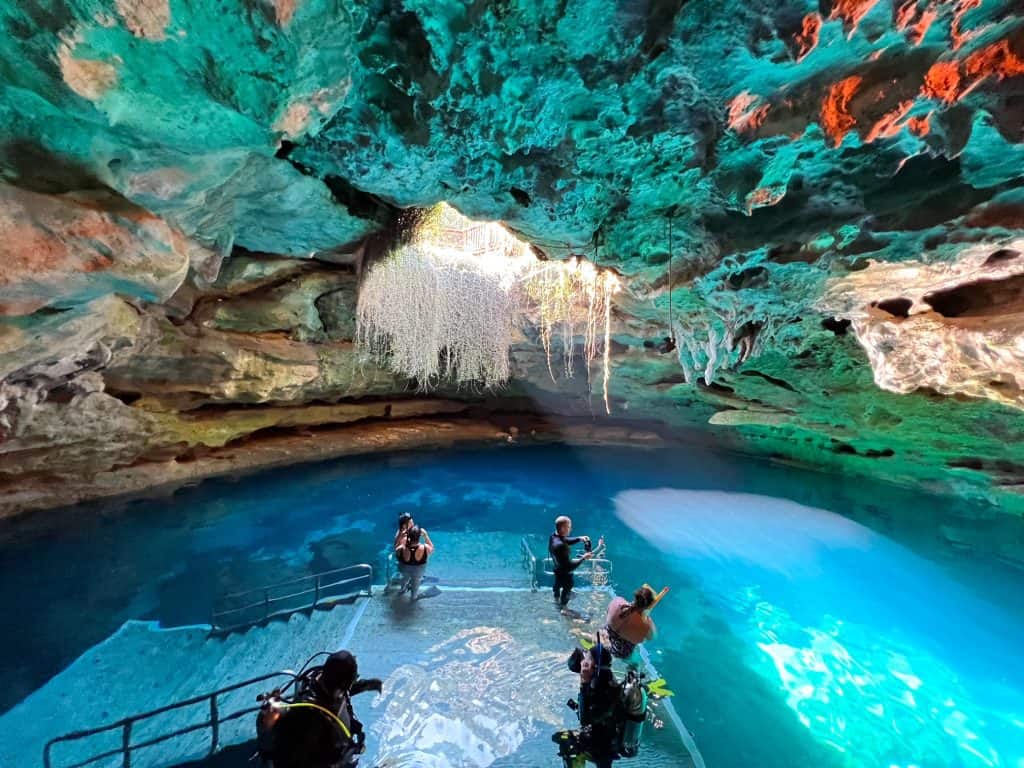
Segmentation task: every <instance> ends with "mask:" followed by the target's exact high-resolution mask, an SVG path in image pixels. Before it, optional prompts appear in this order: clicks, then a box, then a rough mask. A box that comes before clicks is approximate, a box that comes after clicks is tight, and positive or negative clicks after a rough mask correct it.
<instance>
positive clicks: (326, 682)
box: [320, 651, 359, 694]
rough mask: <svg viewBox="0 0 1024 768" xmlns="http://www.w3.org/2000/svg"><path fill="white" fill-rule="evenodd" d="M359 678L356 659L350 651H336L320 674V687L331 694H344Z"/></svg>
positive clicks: (328, 658)
mask: <svg viewBox="0 0 1024 768" xmlns="http://www.w3.org/2000/svg"><path fill="white" fill-rule="evenodd" d="M358 677H359V665H358V664H356V657H355V656H353V655H352V654H351V653H349V652H348V651H336V652H335V653H332V654H331V655H330V656H328V657H327V662H326V663H325V664H324V669H323V671H322V672H321V673H320V685H321V686H323V688H324V689H325V690H326V691H328V692H330V693H331V694H336V693H344V692H345V691H347V690H348V689H349V688H351V687H352V683H354V682H355V681H356V678H358Z"/></svg>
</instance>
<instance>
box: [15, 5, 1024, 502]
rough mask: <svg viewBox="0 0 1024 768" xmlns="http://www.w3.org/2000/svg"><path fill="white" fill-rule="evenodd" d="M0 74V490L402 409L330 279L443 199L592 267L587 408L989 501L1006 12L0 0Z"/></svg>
mask: <svg viewBox="0 0 1024 768" xmlns="http://www.w3.org/2000/svg"><path fill="white" fill-rule="evenodd" d="M0 74H2V77H0V126H2V128H0V227H2V231H3V241H2V245H0V249H2V258H0V379H2V384H0V430H2V434H3V440H2V441H0V458H2V461H0V465H2V471H0V475H2V476H3V477H6V478H7V479H6V481H5V482H9V483H15V482H17V481H18V480H19V479H22V480H23V479H24V478H29V477H30V478H37V479H38V480H39V482H40V483H42V482H43V481H45V480H46V478H48V477H51V476H54V475H59V476H61V477H65V478H77V479H79V480H81V482H82V483H85V484H88V483H89V482H95V478H97V477H101V476H103V473H108V474H109V473H110V472H111V471H113V470H115V469H116V468H118V467H124V466H134V465H137V464H139V463H140V462H161V461H167V460H169V459H175V458H177V459H180V458H181V457H182V456H184V455H186V454H188V455H195V452H196V451H197V450H199V449H202V450H213V449H216V448H219V447H221V446H223V445H225V444H229V443H231V441H237V440H242V439H245V438H246V437H248V436H251V435H254V434H256V433H258V432H259V431H260V430H265V429H268V428H282V427H294V426H296V425H299V426H309V425H316V424H319V423H321V422H322V421H323V420H327V421H330V422H331V423H334V422H338V421H342V422H344V421H347V420H349V417H350V416H352V414H351V413H348V412H346V414H347V415H346V414H340V412H339V411H338V409H337V407H335V409H334V410H331V407H333V406H332V405H330V404H334V406H337V405H338V404H339V403H344V402H350V401H358V400H360V399H363V398H368V397H372V398H385V397H389V396H396V397H397V396H400V395H402V394H403V393H406V394H407V393H408V391H409V382H407V381H402V380H401V377H397V376H395V375H394V374H392V373H390V372H388V371H386V370H380V369H374V370H372V371H369V372H368V371H367V370H366V366H365V365H363V364H361V363H359V362H358V361H357V360H356V353H355V352H354V351H353V349H352V344H351V339H352V330H353V329H352V319H353V313H352V308H353V306H354V303H355V296H356V294H357V291H358V284H357V281H358V274H357V273H358V269H359V268H360V266H361V265H363V264H364V263H365V262H366V260H367V259H370V258H373V256H374V254H375V253H379V252H380V251H381V249H382V248H384V249H386V247H387V242H388V238H389V237H390V236H391V235H392V233H393V232H394V231H395V228H396V222H397V221H398V219H399V218H400V213H401V212H402V211H403V210H405V209H408V208H410V207H425V206H430V205H433V204H435V203H437V202H440V201H446V202H448V203H450V204H451V205H453V206H455V207H456V208H457V209H458V210H460V211H461V212H462V213H464V214H465V215H467V216H470V217H473V218H476V219H484V220H494V221H502V222H504V223H505V224H506V226H508V227H509V228H510V229H511V230H513V231H514V232H516V233H517V234H518V235H519V236H521V237H522V238H524V239H525V240H527V241H529V242H530V243H532V244H533V245H534V247H535V249H536V251H537V253H538V254H540V255H541V256H542V257H544V258H565V257H567V256H570V255H573V254H580V255H583V256H585V257H586V258H588V259H591V260H593V261H595V262H597V263H598V264H600V265H603V266H606V267H610V268H612V269H614V270H615V271H616V272H617V273H618V274H619V275H620V277H621V279H622V282H623V284H624V286H625V290H624V291H623V292H622V294H621V295H620V297H619V300H618V303H617V306H616V310H615V317H614V328H613V332H614V333H613V335H614V350H613V367H614V370H615V376H614V379H613V383H612V392H611V394H612V399H613V402H614V403H615V407H614V408H613V411H614V413H613V418H619V419H621V418H630V419H637V420H646V421H652V422H657V423H660V424H663V425H666V426H667V427H669V428H674V429H678V430H680V432H682V431H686V432H687V433H688V434H697V435H700V436H704V437H706V438H707V439H709V440H714V441H717V442H718V443H720V444H721V445H723V446H725V447H728V448H731V449H735V450H740V451H744V452H748V453H754V454H758V455H764V456H770V457H772V458H774V459H777V460H781V461H792V462H795V463H799V464H802V465H809V466H815V467H820V468H823V469H826V470H831V471H836V472H843V473H851V474H868V475H874V476H881V477H883V478H885V479H890V480H894V481H896V482H902V483H910V484H915V485H918V486H923V487H926V488H930V489H934V490H939V491H943V492H948V491H953V492H956V493H962V494H964V495H965V496H977V497H981V498H985V499H988V500H991V501H994V502H996V503H998V504H1005V505H1006V506H1007V507H1008V508H1012V509H1016V510H1019V509H1022V508H1024V505H1022V503H1021V502H1020V501H1018V499H1019V498H1020V497H1019V496H1018V495H1017V492H1018V490H1019V489H1020V488H1022V487H1024V447H1021V440H1020V437H1021V436H1022V433H1024V431H1022V429H1021V426H1022V423H1024V422H1022V416H1024V414H1022V412H1021V409H1022V408H1024V395H1022V394H1021V391H1022V390H1021V387H1022V386H1024V341H1022V338H1024V337H1022V335H1021V332H1022V331H1024V304H1022V288H1024V4H1022V3H1021V2H1020V0H744V1H743V2H738V1H734V0H717V1H715V2H711V1H710V0H705V1H699V0H615V1H611V0H530V1H526V0H523V1H520V2H515V1H513V0H493V1H491V2H486V1H484V0H474V1H472V2H467V1H466V0H404V1H401V0H191V2H185V1H184V0H18V2H7V3H4V4H3V5H2V6H0ZM669 340H671V341H669ZM513 363H514V368H515V369H516V371H517V372H518V376H517V380H516V381H514V382H513V385H512V387H511V389H510V392H509V393H508V395H509V396H510V397H515V398H526V399H532V400H533V401H534V402H536V403H538V404H540V407H541V408H551V409H555V410H557V409H560V408H561V409H563V410H566V411H573V410H574V409H575V408H577V405H576V404H575V403H576V401H581V400H586V399H587V397H586V394H587V393H586V392H585V391H582V390H581V386H580V383H579V382H578V381H575V382H569V383H566V382H553V381H551V380H549V379H546V377H547V373H546V366H545V365H544V364H543V361H542V360H540V359H539V356H538V352H537V349H536V345H535V344H534V345H531V344H530V343H529V340H528V339H527V340H524V342H523V344H522V345H520V348H517V350H516V351H515V353H514V360H513ZM584 389H585V388H584ZM441 394H442V395H444V394H445V393H441ZM448 394H451V398H449V399H448V400H445V399H444V398H441V399H439V400H437V401H436V402H437V403H444V402H450V401H451V400H452V399H456V400H457V399H459V398H460V397H462V396H463V395H464V393H454V394H452V393H448ZM325 404H326V405H325ZM437 407H438V408H442V407H443V408H448V407H449V406H442V405H437ZM316 408H320V409H321V410H311V409H316ZM325 408H326V409H327V410H323V409H325ZM213 409H216V410H213ZM303 409H305V410H303ZM428 410H429V409H428ZM585 410H586V411H587V413H589V412H590V411H589V404H588V406H587V409H585ZM425 412H426V411H425ZM389 413H390V411H389ZM257 415H259V418H257ZM353 418H354V417H353ZM189 452H191V453H189ZM0 479H3V478H0ZM105 482H108V484H109V485H112V486H116V480H108V481H105ZM83 487H84V486H83ZM88 495H89V494H88V493H85V492H83V493H82V494H79V496H81V497H86V496H88ZM8 496H10V494H8ZM79 496H74V495H72V496H69V497H68V498H67V499H64V500H68V499H70V500H74V499H75V498H79ZM11 498H13V497H11ZM10 503H11V504H13V505H14V506H18V505H19V504H21V502H20V501H18V500H17V499H15V500H14V501H12V502H10ZM32 503H35V502H26V505H28V506H31V505H32ZM39 503H43V502H39ZM37 505H38V504H37Z"/></svg>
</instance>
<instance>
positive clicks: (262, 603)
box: [210, 563, 373, 632]
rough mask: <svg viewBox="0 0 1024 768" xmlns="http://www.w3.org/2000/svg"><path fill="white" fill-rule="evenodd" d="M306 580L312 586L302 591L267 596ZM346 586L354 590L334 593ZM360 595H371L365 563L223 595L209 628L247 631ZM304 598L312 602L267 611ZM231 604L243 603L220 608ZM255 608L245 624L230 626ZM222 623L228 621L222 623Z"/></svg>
mask: <svg viewBox="0 0 1024 768" xmlns="http://www.w3.org/2000/svg"><path fill="white" fill-rule="evenodd" d="M310 580H312V585H311V586H309V587H308V588H306V589H298V590H296V591H290V592H288V593H287V594H284V595H272V594H271V593H272V592H274V591H276V590H281V589H285V588H286V587H295V586H297V585H301V584H303V583H305V584H309V582H310ZM350 585H355V588H354V589H342V590H340V591H338V588H339V587H342V588H346V587H349V586H350ZM332 590H333V591H332ZM363 594H365V595H366V596H370V595H372V594H373V566H371V565H370V564H369V563H358V564H356V565H348V566H345V567H344V568H335V569H334V570H331V571H323V572H321V573H314V574H310V575H308V576H299V577H297V578H294V579H289V580H287V581H282V582H278V583H277V584H271V585H270V586H266V587H257V588H256V589H248V590H245V591H244V592H236V593H234V594H230V595H224V596H223V597H221V598H220V599H219V600H218V601H217V606H215V607H214V610H213V614H212V616H211V617H210V624H211V625H212V626H213V631H214V632H230V631H231V630H234V629H239V628H241V627H249V626H252V625H254V624H259V623H261V622H263V621H266V620H268V619H270V618H273V617H275V616H285V615H288V614H292V613H295V612H297V611H303V610H309V609H312V608H316V606H318V605H320V603H322V602H323V601H325V600H327V599H332V600H334V599H339V598H344V597H357V596H359V595H363ZM307 595H311V596H312V599H311V600H310V601H309V602H303V603H301V604H300V605H293V606H291V607H289V608H283V609H279V610H276V611H275V610H271V609H272V607H273V606H274V605H276V604H280V603H283V602H285V601H294V600H296V599H299V598H302V597H305V596H307ZM257 596H258V597H259V598H260V599H256V600H253V598H254V597H257ZM233 601H245V603H244V604H243V605H240V606H237V607H230V608H229V607H222V606H224V604H226V603H230V602H233ZM255 608H262V609H263V612H262V614H261V615H260V616H258V617H256V618H253V619H249V620H245V621H236V622H234V623H230V621H231V619H232V617H234V616H238V615H244V613H245V612H246V611H252V610H253V609H255ZM225 619H227V620H228V621H225Z"/></svg>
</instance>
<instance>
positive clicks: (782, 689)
mask: <svg viewBox="0 0 1024 768" xmlns="http://www.w3.org/2000/svg"><path fill="white" fill-rule="evenodd" d="M826 510H828V511H826ZM403 511H412V512H414V513H415V515H416V517H417V520H418V521H420V522H421V523H423V524H424V525H426V526H428V527H429V528H431V529H432V530H438V531H446V532H459V531H472V532H488V531H493V532H514V533H539V534H545V533H546V532H547V531H548V530H549V528H550V524H551V520H552V518H553V517H554V516H555V515H556V514H561V513H567V514H570V515H572V516H573V518H574V520H575V521H576V527H577V531H579V532H587V533H591V534H592V535H598V534H604V535H605V536H606V537H607V538H608V541H609V555H610V556H611V557H612V559H613V560H614V563H615V577H616V586H617V587H618V589H619V591H620V592H631V591H632V589H633V588H635V586H637V585H639V584H640V583H642V582H644V581H650V582H652V583H656V585H661V584H667V585H669V586H671V588H672V591H671V592H670V594H669V597H668V598H666V600H665V601H664V602H663V604H662V605H660V606H659V607H658V609H657V612H656V614H655V618H656V620H657V622H658V625H659V630H660V632H659V636H658V639H657V641H656V642H654V643H653V644H651V650H652V651H653V652H654V654H655V660H656V663H657V664H658V666H659V667H660V668H661V670H662V672H663V673H665V674H666V676H667V677H668V678H669V680H670V682H671V685H672V687H673V689H675V690H676V691H677V694H678V695H677V699H676V706H677V708H678V709H679V711H680V714H681V715H682V716H683V719H684V720H685V721H686V722H687V724H688V725H689V727H690V729H691V730H692V731H693V732H694V733H695V735H696V737H697V740H698V744H699V746H700V748H701V750H702V752H703V753H704V757H705V760H706V761H707V763H708V765H709V766H729V767H732V766H735V767H736V768H740V766H743V767H744V768H745V767H746V766H751V765H759V766H779V767H780V768H781V767H782V766H857V767H858V768H859V767H860V766H864V768H870V767H872V766H882V767H883V768H889V766H900V768H909V767H910V766H915V765H916V766H919V767H920V768H924V767H925V766H928V767H930V766H942V767H943V768H946V767H950V768H952V767H954V766H1010V768H1022V767H1024V665H1022V663H1021V660H1020V659H1019V656H1018V652H1017V644H1018V642H1019V638H1020V637H1022V636H1024V589H1021V587H1022V585H1024V572H1022V570H1020V568H1019V567H1016V566H1015V565H1014V562H1015V561H1022V560H1024V522H1022V521H1021V520H1020V519H1018V518H1013V517H1011V516H1009V515H1007V514H1005V513H1002V512H1000V511H999V510H993V509H988V508H982V507H972V506H970V505H968V504H966V503H964V502H960V501H957V500H954V499H942V498H935V497H928V496H924V495H921V494H914V493H909V492H906V491H901V490H898V489H895V488H892V487H888V486H885V485H881V484H880V485H876V486H872V485H870V484H867V483H865V482H864V481H863V480H861V479H856V480H845V479H844V478H837V477H832V476H826V475H817V474H812V473H805V472H799V471H795V470H792V469H784V468H780V467H773V466H768V465H765V464H761V463H757V462H752V461H747V460H740V459H736V458H734V457H729V456H719V455H713V454H708V453H703V452H698V451H695V450H691V449H682V448H680V449H677V450H672V451H666V450H665V449H658V450H656V451H653V450H652V451H647V450H637V449H632V450H630V449H612V448H608V449H568V448H563V447H544V448H507V449H502V450H495V449H491V450H486V451H483V452H476V453H473V452H454V453H447V454H439V455H426V454H403V455H396V456H392V457H387V458H383V457H372V458H367V459H357V460H346V461H338V462H332V463H330V464H318V465H310V466H305V467H299V468H290V469H287V470H281V471H275V472H269V473H264V474H261V475H255V476H251V477H245V478H241V479H238V480H235V481H230V480H222V481H213V482H208V483H204V484H202V485H200V486H198V487H195V488H191V489H185V490H182V491H179V492H177V493H175V494H173V495H172V496H169V497H167V498H163V499H159V500H154V501H148V502H132V503H128V504H120V505H110V504H107V505H88V506H83V507H78V508H74V509H69V510H63V511H60V512H57V513H48V514H45V515H36V516H33V517H31V518H27V519H23V520H18V521H13V522H10V523H7V524H5V525H4V526H3V528H2V538H0V552H2V557H0V599H2V600H3V605H4V607H5V610H4V612H3V615H4V619H3V621H4V623H5V626H4V627H3V629H4V632H3V635H2V640H0V642H2V644H3V646H2V647H3V654H2V656H0V658H2V662H0V665H2V666H0V673H2V676H3V677H2V679H4V681H5V687H4V691H3V696H4V698H3V700H2V701H0V705H2V706H3V707H4V708H7V707H10V706H12V705H13V704H15V703H16V702H17V701H18V700H20V699H21V698H22V697H24V696H25V695H27V694H28V693H29V692H30V691H32V690H34V689H35V688H37V687H38V686H39V685H41V684H42V683H43V682H45V680H47V679H48V678H49V677H50V676H52V675H53V674H54V673H56V672H57V671H59V670H60V669H62V668H63V667H65V666H66V665H67V664H69V663H70V662H71V661H72V660H73V659H74V658H76V657H77V656H78V655H80V654H81V653H82V652H83V651H84V650H85V649H86V648H88V647H90V646H92V645H94V644H95V643H97V642H100V641H101V640H103V639H104V638H106V637H107V636H109V635H110V634H111V633H112V632H113V631H114V630H115V629H116V628H117V627H118V626H120V624H121V623H122V622H123V621H125V620H126V619H129V618H148V619H158V620H160V621H161V622H163V623H165V624H168V625H173V624H188V623H197V622H204V621H206V620H208V617H209V611H210V608H211V605H212V600H213V597H214V596H215V595H216V594H218V593H223V592H226V591H234V590H237V589H243V588H246V587H251V586H259V585H262V584H264V583H269V582H274V581H279V580H282V579H285V578H288V577H290V576H293V575H301V574H302V573H304V572H308V571H318V570H325V569H327V568H331V567H337V566H342V565H346V564H349V563H352V562H359V561H369V562H374V563H379V559H378V558H379V553H380V551H381V548H382V545H383V544H384V543H385V542H387V541H388V539H389V537H390V534H391V532H392V531H393V526H394V520H395V519H396V518H397V516H398V514H400V513H401V512H403ZM997 555H998V556H999V557H998V558H997ZM437 557H444V553H443V552H439V553H438V554H437ZM24 626H30V627H32V631H31V632H25V631H23V630H21V629H19V628H20V627H24Z"/></svg>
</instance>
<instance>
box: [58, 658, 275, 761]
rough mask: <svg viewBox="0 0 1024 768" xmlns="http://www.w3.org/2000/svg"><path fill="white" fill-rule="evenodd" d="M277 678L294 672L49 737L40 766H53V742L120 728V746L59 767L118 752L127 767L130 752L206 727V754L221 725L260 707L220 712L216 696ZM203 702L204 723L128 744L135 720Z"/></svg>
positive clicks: (217, 742)
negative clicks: (205, 711) (83, 729)
mask: <svg viewBox="0 0 1024 768" xmlns="http://www.w3.org/2000/svg"><path fill="white" fill-rule="evenodd" d="M277 677H288V678H291V679H293V680H294V679H295V673H294V672H290V671H287V670H282V671H278V672H270V673H268V674H265V675H261V676H260V677H254V678H251V679H249V680H244V681H242V682H240V683H235V684H233V685H229V686H226V687H224V688H218V689H217V690H216V691H211V692H210V693H204V694H202V695H199V696H193V697H192V698H191V699H186V700H184V701H178V702H175V703H173V704H168V705H167V706H164V707H159V708H158V709H153V710H150V711H149V712H143V713H142V714H139V715H132V716H131V717H126V718H123V719H121V720H118V721H117V722H114V723H110V724H109V725H101V726H99V727H98V728H90V729H88V730H85V731H75V732H74V733H68V734H65V735H64V736H58V737H57V738H55V739H50V740H49V741H48V742H46V746H45V747H43V766H44V768H54V762H53V748H54V746H55V745H57V744H62V743H66V742H72V741H80V740H82V739H87V738H90V737H92V736H98V735H100V734H104V733H110V732H112V731H118V730H120V731H121V745H120V746H119V747H116V748H114V749H108V750H106V751H104V752H99V753H97V754H95V755H92V756H91V757H87V758H86V759H85V760H80V761H78V762H76V763H70V764H67V765H61V767H60V768H83V766H86V765H90V764H92V763H95V762H98V761H100V760H105V759H107V758H111V757H115V756H117V755H121V766H122V768H131V765H132V753H133V752H136V751H137V750H140V749H145V748H146V747H152V746H155V745H157V744H161V743H163V742H165V741H169V740H171V739H174V738H177V737H179V736H184V735H185V734H188V733H193V732H195V731H199V730H203V729H206V728H208V729H209V730H210V751H209V752H208V753H207V755H208V756H209V755H213V754H214V753H215V752H216V751H217V750H218V749H220V727H221V725H222V724H223V723H226V722H229V721H231V720H237V719H238V718H240V717H245V716H246V715H252V714H255V713H256V712H257V711H259V708H260V705H259V704H256V705H254V706H251V707H245V708H243V709H240V710H238V711H237V712H232V713H230V714H227V715H222V714H221V713H220V710H219V708H218V706H217V699H218V697H220V696H223V695H225V694H227V693H231V692H232V691H237V690H239V689H241V688H248V687H250V686H254V685H257V684H258V683H264V682H266V681H267V680H273V679H274V678H277ZM254 698H255V697H254ZM204 702H208V704H209V710H208V711H209V715H208V717H207V719H206V720H205V721H204V722H202V723H194V724H192V725H187V726H185V727H183V728H179V729H178V730H176V731H174V732H173V733H167V734H162V735H160V736H155V737H153V738H149V739H146V740H145V741H140V742H138V743H137V744H133V743H132V731H133V730H134V729H135V725H136V724H137V723H140V722H142V721H145V720H150V719H152V718H154V717H157V716H159V715H163V714H166V713H168V712H172V711H174V710H178V709H183V708H184V707H192V706H195V705H196V704H202V703H204Z"/></svg>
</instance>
